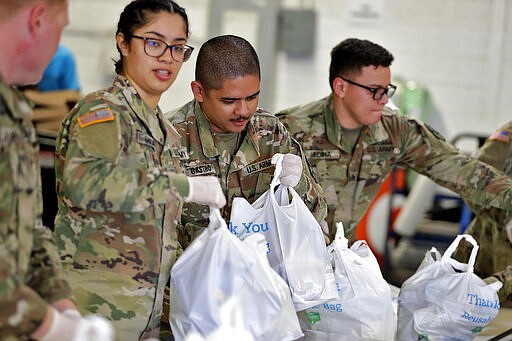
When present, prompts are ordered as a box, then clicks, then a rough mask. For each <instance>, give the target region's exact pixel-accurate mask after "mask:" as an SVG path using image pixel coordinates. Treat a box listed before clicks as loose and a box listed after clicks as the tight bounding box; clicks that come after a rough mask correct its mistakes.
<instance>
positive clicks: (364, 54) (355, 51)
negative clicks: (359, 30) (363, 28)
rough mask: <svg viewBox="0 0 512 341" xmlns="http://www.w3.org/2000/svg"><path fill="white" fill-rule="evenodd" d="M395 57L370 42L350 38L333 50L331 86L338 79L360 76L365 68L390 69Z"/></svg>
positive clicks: (330, 69)
mask: <svg viewBox="0 0 512 341" xmlns="http://www.w3.org/2000/svg"><path fill="white" fill-rule="evenodd" d="M393 59H394V58H393V55H392V54H391V53H390V52H389V51H388V50H386V49H385V48H383V47H382V46H380V45H378V44H375V43H373V42H371V41H369V40H361V39H356V38H348V39H345V40H343V41H342V42H341V43H339V44H338V45H336V46H335V47H334V48H333V49H332V50H331V65H330V67H329V85H330V86H331V89H332V82H333V81H334V79H335V78H336V77H340V76H343V77H351V76H358V75H359V74H360V73H361V70H362V68H363V67H365V66H370V65H373V66H383V67H388V66H390V65H391V63H392V62H393Z"/></svg>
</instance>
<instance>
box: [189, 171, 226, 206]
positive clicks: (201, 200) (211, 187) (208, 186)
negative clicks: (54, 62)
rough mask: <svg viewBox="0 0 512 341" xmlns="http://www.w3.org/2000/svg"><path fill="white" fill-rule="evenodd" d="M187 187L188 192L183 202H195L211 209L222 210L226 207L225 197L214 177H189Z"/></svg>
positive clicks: (217, 180)
mask: <svg viewBox="0 0 512 341" xmlns="http://www.w3.org/2000/svg"><path fill="white" fill-rule="evenodd" d="M188 185H189V188H190V191H189V194H188V197H186V198H185V202H195V203H196V204H201V205H208V206H211V207H213V208H222V207H223V206H224V205H226V197H225V196H224V192H222V188H221V187H220V183H219V179H218V178H217V177H216V176H195V177H192V176H189V177H188Z"/></svg>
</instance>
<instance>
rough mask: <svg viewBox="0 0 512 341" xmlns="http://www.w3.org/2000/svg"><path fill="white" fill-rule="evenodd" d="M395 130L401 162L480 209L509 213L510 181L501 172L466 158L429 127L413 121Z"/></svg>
mask: <svg viewBox="0 0 512 341" xmlns="http://www.w3.org/2000/svg"><path fill="white" fill-rule="evenodd" d="M398 120H400V121H402V122H401V123H400V127H398V129H396V130H395V131H396V132H397V136H394V138H398V139H400V142H399V144H400V149H401V151H402V155H401V162H402V163H405V164H406V165H407V166H409V167H411V168H413V169H414V170H416V171H417V172H419V173H421V174H423V175H426V176H428V177H429V178H431V179H432V180H434V181H435V182H436V183H438V184H439V185H441V186H443V187H446V188H449V189H451V190H452V191H454V192H456V193H458V194H459V195H461V196H462V197H463V198H464V199H469V198H470V199H471V201H472V202H474V203H475V204H477V205H481V206H483V207H497V208H501V209H507V210H510V208H511V207H512V206H511V203H512V179H511V178H509V177H508V176H506V175H505V174H504V173H503V172H501V171H499V170H497V169H496V168H494V167H492V166H489V165H487V164H485V163H483V162H481V161H479V160H477V159H474V158H472V157H470V156H468V155H465V154H464V153H462V152H461V151H460V150H458V149H457V148H456V147H455V146H453V145H452V144H450V143H448V142H446V141H445V139H444V138H443V137H442V136H441V135H440V134H439V133H437V132H436V131H435V130H434V129H432V128H431V127H429V126H428V125H426V124H424V123H422V122H420V121H417V120H414V119H405V118H404V119H398Z"/></svg>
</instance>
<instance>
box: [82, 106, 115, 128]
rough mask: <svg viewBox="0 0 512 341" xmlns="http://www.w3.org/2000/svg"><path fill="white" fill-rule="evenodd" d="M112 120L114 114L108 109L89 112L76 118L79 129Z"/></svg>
mask: <svg viewBox="0 0 512 341" xmlns="http://www.w3.org/2000/svg"><path fill="white" fill-rule="evenodd" d="M113 120H114V114H113V113H112V110H110V108H102V109H100V110H96V111H91V112H89V113H87V114H85V115H83V116H80V117H79V118H78V125H80V128H85V127H87V126H90V125H91V124H95V123H101V122H108V121H113Z"/></svg>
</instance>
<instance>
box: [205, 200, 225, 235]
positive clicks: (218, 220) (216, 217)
mask: <svg viewBox="0 0 512 341" xmlns="http://www.w3.org/2000/svg"><path fill="white" fill-rule="evenodd" d="M209 219H210V224H208V228H211V229H212V230H213V231H215V230H217V229H219V228H221V227H224V228H227V227H228V225H227V224H226V221H225V220H224V218H222V214H221V213H220V210H219V209H218V208H214V207H212V206H210V217H209Z"/></svg>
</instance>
